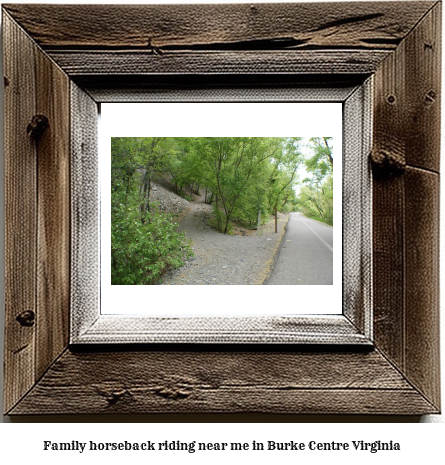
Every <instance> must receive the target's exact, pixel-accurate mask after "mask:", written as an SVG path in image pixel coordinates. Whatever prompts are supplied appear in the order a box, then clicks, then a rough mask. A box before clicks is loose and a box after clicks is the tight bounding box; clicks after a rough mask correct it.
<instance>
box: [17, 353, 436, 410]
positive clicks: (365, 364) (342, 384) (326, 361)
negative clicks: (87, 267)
mask: <svg viewBox="0 0 445 465" xmlns="http://www.w3.org/2000/svg"><path fill="white" fill-rule="evenodd" d="M434 411H435V408H434V407H432V406H431V405H430V404H429V403H428V402H427V401H426V400H425V399H424V398H423V397H422V396H420V395H418V393H417V392H416V391H415V390H414V389H413V388H412V387H411V386H410V385H409V383H407V382H406V381H405V380H404V378H403V375H402V374H401V373H399V372H398V371H396V370H395V369H394V368H393V367H392V366H391V365H390V364H389V363H388V362H387V361H386V360H385V359H384V358H383V357H382V356H381V355H380V354H379V353H378V352H375V351H372V352H369V353H366V352H365V353H357V352H354V351H351V352H348V351H347V352H338V351H336V350H335V349H333V350H332V351H330V352H319V353H317V352H315V353H310V352H308V353H304V352H302V353H298V352H295V353H292V352H291V353H289V352H277V353H273V352H270V351H253V352H242V351H238V352H233V353H230V352H224V351H223V352H220V351H218V350H217V351H214V352H208V351H207V352H203V351H199V352H198V351H193V352H190V351H187V350H186V351H172V352H169V351H162V350H161V351H157V350H154V351H151V352H123V351H122V352H105V353H101V352H100V350H98V351H96V352H95V353H88V352H87V353H70V352H66V353H65V354H64V355H63V356H62V357H61V358H60V359H59V360H58V361H57V362H56V363H55V364H54V366H53V367H52V368H51V370H50V371H49V372H48V373H47V374H46V375H45V376H44V377H43V379H42V380H41V382H40V383H39V384H38V385H37V386H36V387H35V388H34V389H33V390H32V392H31V393H30V394H29V395H28V397H27V398H26V399H25V400H24V401H22V402H21V404H20V405H19V406H18V407H16V408H15V409H14V410H13V411H12V412H11V413H13V414H20V415H21V414H32V413H42V412H43V413H47V414H50V413H53V414H56V413H122V412H125V413H139V414H140V413H156V412H164V413H165V412H170V413H193V412H195V413H197V412H201V413H203V412H212V413H223V412H224V413H238V412H244V413H271V412H274V413H337V414H339V413H351V412H354V413H374V414H375V413H386V414H391V413H392V414H408V413H410V414H415V413H425V412H434Z"/></svg>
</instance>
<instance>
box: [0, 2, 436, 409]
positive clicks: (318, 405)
mask: <svg viewBox="0 0 445 465" xmlns="http://www.w3.org/2000/svg"><path fill="white" fill-rule="evenodd" d="M135 10H136V11H135ZM35 18H38V21H36V20H35ZM3 44H4V87H5V196H6V208H5V216H6V221H5V222H6V230H5V241H6V272H5V386H4V388H5V389H4V411H5V413H7V414H10V415H24V414H50V413H54V414H57V413H64V414H69V413H158V412H164V413H165V412H176V413H196V412H202V413H210V412H211V413H217V412H219V413H222V412H225V413H240V412H244V413H253V412H261V413H271V412H273V413H335V414H340V413H356V414H358V413H373V414H378V413H382V414H425V413H437V412H439V410H440V394H439V393H440V382H439V306H438V294H439V291H438V261H439V254H438V246H439V217H438V216H439V208H438V199H439V197H438V196H439V158H440V147H439V130H440V72H441V63H440V57H441V3H440V2H434V1H433V2H413V1H409V2H408V1H407V2H396V3H393V2H376V3H372V2H371V3H362V2H360V4H354V3H343V4H342V3H331V4H323V5H320V4H310V3H309V4H305V3H302V4H284V5H280V4H270V5H267V4H257V5H213V6H205V5H184V6H172V5H165V6H152V5H150V6H149V5H143V6H134V5H133V6H132V5H127V6H122V5H116V6H114V5H113V6H104V5H82V6H79V5H64V6H60V5H57V6H55V5H25V4H21V5H20V4H16V5H4V6H3ZM371 75H372V76H373V80H374V93H373V138H372V150H371V154H370V155H371V156H370V160H371V163H372V166H373V172H374V179H373V230H372V233H373V322H372V325H373V340H372V343H373V346H372V347H371V348H369V347H368V348H366V347H365V348H363V347H359V346H356V345H347V346H338V345H337V346H331V345H322V346H318V347H314V346H307V345H305V346H281V345H280V346H276V347H270V346H261V345H255V346H245V345H237V346H233V345H231V346H227V345H215V346H211V347H210V346H208V345H199V346H190V345H185V346H182V345H175V346H169V345H156V346H150V345H149V346H147V345H144V346H134V345H113V346H111V347H110V346H108V347H103V346H91V345H86V346H85V347H82V348H79V347H76V346H70V345H69V332H70V331H69V304H70V292H71V291H72V290H71V289H70V284H69V283H70V279H69V276H70V254H69V250H70V225H71V224H75V222H76V221H77V220H78V217H77V215H82V214H83V212H82V211H75V212H73V218H70V181H69V180H70V163H69V160H70V153H71V144H72V142H73V141H72V132H71V131H72V128H71V116H70V112H71V110H72V108H73V105H74V104H73V102H74V97H73V89H76V90H75V93H76V94H77V95H78V96H80V97H79V100H80V103H79V101H78V102H77V104H80V105H82V104H83V105H84V108H85V111H88V108H89V107H91V105H92V104H93V103H94V102H101V101H102V102H103V101H110V99H113V95H116V91H117V90H118V89H120V90H119V92H120V93H121V94H126V95H128V98H132V97H131V96H133V97H134V96H137V95H140V94H141V93H142V94H143V92H146V91H147V89H151V90H153V89H154V90H155V91H156V88H157V86H159V85H160V84H159V83H162V86H165V83H171V85H172V88H175V89H177V88H178V87H179V88H184V89H190V88H194V87H196V86H197V85H198V86H199V85H201V86H202V85H203V84H205V86H210V87H211V86H218V85H227V83H232V84H233V85H234V86H238V87H240V88H243V86H244V87H246V86H256V85H258V83H261V84H262V85H266V86H283V85H284V86H288V87H289V86H290V87H292V86H296V85H298V86H309V87H310V86H312V87H314V86H320V85H323V84H326V83H328V84H329V85H330V86H332V85H334V86H342V85H346V84H347V85H350V84H351V83H355V84H358V83H361V82H364V81H365V80H366V79H367V78H368V77H369V76H371ZM81 129H82V130H83V131H84V134H85V141H88V140H91V134H90V131H94V128H91V127H89V126H87V125H85V126H84V127H81ZM80 152H81V153H83V154H84V157H85V160H86V162H87V161H88V153H89V147H88V144H87V143H85V142H83V143H81V144H80ZM86 188H88V186H86Z"/></svg>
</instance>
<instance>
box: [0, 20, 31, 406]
mask: <svg viewBox="0 0 445 465" xmlns="http://www.w3.org/2000/svg"><path fill="white" fill-rule="evenodd" d="M3 44H4V54H3V60H4V61H3V66H4V105H5V120H4V121H5V123H4V124H5V126H4V137H5V139H4V154H5V353H4V359H5V371H4V379H5V381H4V411H8V410H9V409H10V408H12V407H13V406H14V404H16V403H17V402H18V401H19V400H20V399H21V397H22V396H23V395H24V394H25V393H26V392H27V391H28V390H29V389H30V388H31V387H32V385H33V384H34V382H35V368H34V356H35V346H34V343H35V329H36V327H35V324H34V315H35V313H36V308H35V305H36V302H35V297H36V221H37V217H36V212H37V195H36V166H37V164H36V161H37V159H36V147H35V143H34V142H33V140H32V139H31V138H30V137H29V136H28V134H27V126H28V124H29V122H30V121H31V119H32V117H33V116H34V115H35V111H36V109H35V95H36V88H35V70H34V58H35V46H34V45H33V43H32V42H31V41H30V40H29V38H28V36H27V35H26V34H25V33H24V32H23V31H22V30H21V29H20V28H19V27H18V26H17V24H15V22H14V21H12V20H11V18H10V17H9V16H8V15H7V14H3ZM18 317H19V319H20V321H21V322H19V321H18V320H17V318H18Z"/></svg>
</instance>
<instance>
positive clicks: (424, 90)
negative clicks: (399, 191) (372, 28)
mask: <svg viewBox="0 0 445 465" xmlns="http://www.w3.org/2000/svg"><path fill="white" fill-rule="evenodd" d="M441 10H442V4H441V3H438V4H437V5H436V6H435V7H434V8H433V9H432V10H431V12H430V14H428V16H427V17H426V18H425V19H424V20H423V21H422V22H421V23H420V24H419V25H418V26H417V27H416V28H415V29H414V31H413V32H412V34H410V35H409V37H408V38H407V39H406V41H405V49H406V54H407V60H406V83H405V85H406V93H405V96H404V98H405V105H406V115H405V124H406V126H407V134H406V162H407V163H408V164H410V165H413V166H418V167H421V168H426V169H430V170H433V171H436V172H439V168H440V116H441V113H440V100H441V71H442V69H441V54H442V47H441V40H442V22H441V13H442V11H441Z"/></svg>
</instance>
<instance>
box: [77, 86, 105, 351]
mask: <svg viewBox="0 0 445 465" xmlns="http://www.w3.org/2000/svg"><path fill="white" fill-rule="evenodd" d="M70 93H71V108H70V127H71V147H70V148H71V172H70V179H71V190H70V192H71V213H72V221H71V243H70V250H71V253H70V256H71V263H70V271H71V275H70V286H71V289H70V303H71V308H70V310H71V314H70V342H73V340H74V339H75V338H76V336H78V335H79V334H81V333H83V332H85V331H86V329H87V328H89V327H91V325H92V324H93V323H94V321H95V320H96V319H97V317H98V315H99V314H100V258H99V257H100V237H99V235H100V229H99V228H100V223H99V221H98V219H99V218H100V201H99V197H100V194H99V176H100V173H99V154H98V134H97V131H98V106H97V104H96V102H94V101H93V100H92V99H91V97H89V95H88V94H86V93H85V92H84V91H83V90H82V89H80V88H79V87H78V86H76V85H75V84H74V83H73V82H71V83H70Z"/></svg>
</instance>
